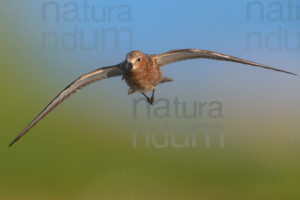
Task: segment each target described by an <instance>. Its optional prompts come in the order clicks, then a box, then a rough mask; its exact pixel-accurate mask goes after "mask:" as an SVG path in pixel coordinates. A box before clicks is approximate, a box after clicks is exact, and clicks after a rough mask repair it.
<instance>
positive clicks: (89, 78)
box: [9, 49, 296, 146]
mask: <svg viewBox="0 0 300 200" xmlns="http://www.w3.org/2000/svg"><path fill="white" fill-rule="evenodd" d="M197 58H207V59H214V60H222V61H230V62H236V63H241V64H246V65H252V66H256V67H261V68H265V69H270V70H274V71H278V72H284V73H287V74H292V75H296V74H294V73H291V72H288V71H284V70H281V69H277V68H273V67H269V66H266V65H261V64H258V63H255V62H251V61H247V60H243V59H240V58H236V57H233V56H229V55H225V54H222V53H217V52H213V51H207V50H200V49H180V50H172V51H168V52H165V53H162V54H144V53H143V52H141V51H131V52H129V53H128V54H127V56H126V59H125V61H123V62H121V63H120V64H117V65H113V66H109V67H102V68H99V69H97V70H95V71H92V72H90V73H87V74H85V75H83V76H80V77H79V78H77V79H76V80H75V81H73V82H72V83H71V84H70V85H68V86H67V87H66V88H65V89H64V90H62V91H61V92H60V93H59V94H58V95H57V96H56V97H55V98H54V99H53V100H52V101H51V102H50V103H49V104H48V105H47V106H46V107H45V108H44V110H43V111H42V112H41V113H40V114H39V115H38V116H37V117H36V118H34V120H33V121H32V122H31V123H30V124H29V125H28V126H27V127H26V128H25V129H24V130H23V131H22V132H21V133H20V134H19V135H18V136H17V137H16V138H15V139H14V140H13V141H12V142H11V143H10V144H9V146H12V145H13V144H14V143H15V142H16V141H18V140H19V139H20V138H21V137H22V136H24V135H25V134H26V133H27V132H28V131H29V130H30V129H31V128H32V127H33V126H35V125H36V124H37V123H38V122H39V121H40V120H41V119H43V118H44V117H45V116H46V115H47V114H48V113H49V112H50V111H52V110H53V109H54V108H55V107H57V106H58V105H59V104H60V103H62V102H63V101H64V100H65V99H66V98H68V97H69V96H71V95H72V94H73V93H75V92H77V91H78V90H79V89H81V88H83V87H85V86H87V85H89V84H91V83H93V82H95V81H99V80H102V79H106V78H111V77H115V76H122V80H123V79H125V81H126V83H127V85H128V86H129V90H128V94H129V95H130V94H133V93H135V92H140V93H142V94H143V95H144V96H145V98H146V99H147V101H148V103H149V104H151V105H152V104H153V102H154V91H155V88H156V87H157V85H159V84H161V83H166V82H171V81H173V80H172V79H170V78H168V77H165V76H162V72H161V69H160V67H161V66H163V65H167V64H170V63H173V62H177V61H182V60H187V59H197ZM148 92H152V95H151V97H148V96H147V95H146V94H145V93H148Z"/></svg>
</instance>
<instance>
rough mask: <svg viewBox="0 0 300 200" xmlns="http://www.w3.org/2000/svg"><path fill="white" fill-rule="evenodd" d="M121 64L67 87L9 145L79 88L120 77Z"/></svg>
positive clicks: (95, 72) (92, 73)
mask: <svg viewBox="0 0 300 200" xmlns="http://www.w3.org/2000/svg"><path fill="white" fill-rule="evenodd" d="M121 65H122V63H120V64H118V65H115V66H110V67H103V68H99V69H97V70H95V71H92V72H90V73H87V74H85V75H83V76H81V77H79V78H77V79H76V80H75V81H73V82H72V83H71V84H70V85H68V86H67V87H66V88H65V89H64V90H63V91H61V92H60V93H59V94H58V95H57V96H56V97H55V98H54V99H53V100H52V101H51V102H50V103H49V104H48V105H47V106H46V107H45V108H44V110H43V111H42V112H41V113H40V114H39V115H38V116H37V117H36V118H35V119H34V120H33V121H32V122H31V123H30V124H29V125H28V126H27V127H26V128H25V129H24V130H23V131H22V132H21V133H20V134H19V135H18V136H17V137H16V138H15V139H14V140H13V141H12V142H11V143H10V144H9V146H12V145H13V144H14V143H15V142H16V141H18V140H19V139H20V138H21V137H22V136H23V135H25V134H26V133H27V132H28V131H29V130H30V129H31V128H32V127H33V126H34V125H36V124H37V123H38V122H39V121H40V120H41V119H43V118H44V117H45V116H46V115H47V114H48V113H49V112H50V111H52V110H53V109H54V108H55V107H56V106H58V105H59V104H60V103H62V102H63V101H64V100H65V99H66V98H68V97H70V96H71V95H72V94H74V93H75V92H77V91H78V90H80V89H81V88H83V87H85V86H87V85H89V84H91V83H93V82H95V81H99V80H102V79H106V78H109V77H114V76H120V75H122V74H123V70H122V68H121Z"/></svg>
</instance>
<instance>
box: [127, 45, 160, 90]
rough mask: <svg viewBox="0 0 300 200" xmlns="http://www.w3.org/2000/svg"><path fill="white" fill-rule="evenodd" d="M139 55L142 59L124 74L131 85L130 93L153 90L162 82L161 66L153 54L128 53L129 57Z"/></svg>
mask: <svg viewBox="0 0 300 200" xmlns="http://www.w3.org/2000/svg"><path fill="white" fill-rule="evenodd" d="M137 56H139V58H140V61H139V63H137V64H136V65H134V66H133V68H132V70H130V71H129V72H128V73H126V74H124V78H125V81H126V83H127V85H128V86H129V91H128V94H132V93H134V92H142V93H143V92H145V93H147V92H151V91H153V90H154V89H155V88H156V86H157V85H158V84H159V83H160V81H161V79H162V72H161V69H160V66H159V65H158V64H157V62H156V60H155V59H154V58H153V56H151V55H147V54H143V53H141V52H139V51H134V52H131V53H129V54H128V58H129V59H131V58H132V57H133V58H134V57H137Z"/></svg>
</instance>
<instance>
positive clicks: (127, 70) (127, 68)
mask: <svg viewBox="0 0 300 200" xmlns="http://www.w3.org/2000/svg"><path fill="white" fill-rule="evenodd" d="M131 69H132V63H131V62H126V64H125V66H124V72H123V77H122V80H123V79H124V76H125V74H127V73H128V72H130V70H131Z"/></svg>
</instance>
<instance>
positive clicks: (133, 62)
mask: <svg viewBox="0 0 300 200" xmlns="http://www.w3.org/2000/svg"><path fill="white" fill-rule="evenodd" d="M145 59H146V55H145V54H144V53H143V52H141V51H131V52H129V53H128V54H127V56H126V61H125V63H124V64H125V65H124V74H123V75H125V74H127V73H128V72H130V71H132V70H133V71H134V70H136V69H139V68H140V67H141V66H142V65H143V63H144V62H145ZM123 77H124V76H123Z"/></svg>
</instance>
